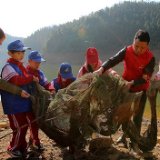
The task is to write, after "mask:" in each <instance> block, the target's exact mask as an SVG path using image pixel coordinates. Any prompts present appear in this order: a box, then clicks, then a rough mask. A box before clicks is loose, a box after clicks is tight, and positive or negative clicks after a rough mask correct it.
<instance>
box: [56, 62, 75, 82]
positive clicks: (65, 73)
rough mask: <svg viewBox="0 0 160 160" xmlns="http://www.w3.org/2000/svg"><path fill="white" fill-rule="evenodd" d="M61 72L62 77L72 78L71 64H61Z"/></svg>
mask: <svg viewBox="0 0 160 160" xmlns="http://www.w3.org/2000/svg"><path fill="white" fill-rule="evenodd" d="M59 72H60V74H61V77H62V78H64V79H68V78H72V77H73V74H72V67H71V65H70V64H69V63H67V62H64V63H61V64H60V68H59Z"/></svg>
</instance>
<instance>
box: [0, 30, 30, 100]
mask: <svg viewBox="0 0 160 160" xmlns="http://www.w3.org/2000/svg"><path fill="white" fill-rule="evenodd" d="M5 39H6V35H5V33H4V32H3V30H2V29H1V28H0V45H2V43H3V41H4V40H5ZM0 89H3V90H5V91H8V92H11V93H13V94H17V95H21V97H24V98H28V97H29V96H30V95H29V94H28V93H27V92H26V91H25V90H22V88H20V87H17V86H15V85H12V84H11V83H8V82H6V81H5V80H3V79H1V78H0Z"/></svg>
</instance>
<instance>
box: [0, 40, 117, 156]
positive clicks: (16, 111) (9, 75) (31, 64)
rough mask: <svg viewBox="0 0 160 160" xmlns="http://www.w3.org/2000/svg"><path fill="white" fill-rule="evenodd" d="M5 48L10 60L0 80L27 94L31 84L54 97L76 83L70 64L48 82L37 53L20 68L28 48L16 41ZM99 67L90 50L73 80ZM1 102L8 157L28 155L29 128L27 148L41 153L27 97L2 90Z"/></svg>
mask: <svg viewBox="0 0 160 160" xmlns="http://www.w3.org/2000/svg"><path fill="white" fill-rule="evenodd" d="M7 49H8V55H9V56H10V58H9V59H8V60H7V62H6V64H5V65H4V67H3V68H2V72H1V77H2V79H3V80H5V81H7V82H9V83H11V84H13V85H15V86H19V87H20V88H22V89H23V90H24V91H26V92H27V93H29V94H31V93H32V91H33V90H34V85H35V83H34V82H38V83H39V84H40V85H41V86H43V87H44V88H45V89H46V90H48V91H50V92H51V93H52V94H53V95H55V94H56V93H57V92H58V90H59V89H62V88H65V87H67V86H68V85H69V84H71V83H72V82H74V81H75V80H76V77H74V76H73V73H72V67H71V65H70V64H69V63H67V62H64V63H61V64H60V67H59V71H58V76H57V78H55V79H53V81H52V82H49V81H48V80H47V78H46V77H45V75H44V73H43V72H42V71H41V70H40V69H39V66H40V64H41V62H43V61H45V60H44V59H43V58H42V56H41V54H40V53H39V52H38V51H31V52H30V53H29V55H28V65H27V66H26V67H24V66H23V62H22V60H23V58H24V55H25V51H26V50H28V49H30V48H29V47H26V46H24V44H23V43H22V42H21V41H20V40H15V41H13V42H11V43H10V44H9V45H8V47H7ZM101 64H102V62H101V60H100V59H99V56H98V52H97V50H96V48H93V47H90V48H89V49H88V50H87V52H86V62H85V64H84V65H83V66H82V67H81V69H80V70H79V73H78V75H77V78H80V77H81V76H82V75H84V74H86V73H89V72H94V71H95V70H97V69H98V68H99V67H100V66H101ZM108 72H111V73H113V74H114V75H115V76H119V74H118V73H117V72H115V71H114V70H113V69H109V70H108V71H106V72H105V73H108ZM105 73H104V74H105ZM1 101H2V106H3V110H4V114H6V115H7V116H8V119H9V122H10V127H11V129H12V130H13V136H12V140H11V141H10V144H9V146H8V148H7V152H8V153H9V154H10V155H11V157H13V158H18V157H21V156H23V155H27V154H29V153H30V151H27V141H26V133H27V130H28V127H29V129H30V137H29V141H30V142H31V146H30V147H31V149H32V150H37V151H43V150H44V148H43V146H42V144H41V143H40V139H39V137H38V129H39V128H38V125H37V123H36V121H34V120H35V115H34V113H33V111H32V102H31V100H30V98H29V97H26V98H23V97H21V96H19V95H16V94H14V93H10V92H8V91H5V90H2V91H1ZM26 124H28V125H26Z"/></svg>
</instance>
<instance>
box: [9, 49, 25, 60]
mask: <svg viewBox="0 0 160 160" xmlns="http://www.w3.org/2000/svg"><path fill="white" fill-rule="evenodd" d="M24 53H25V51H15V52H14V53H12V52H10V51H9V52H8V55H9V56H11V57H12V58H13V59H14V60H16V61H18V62H21V61H22V59H23V58H24Z"/></svg>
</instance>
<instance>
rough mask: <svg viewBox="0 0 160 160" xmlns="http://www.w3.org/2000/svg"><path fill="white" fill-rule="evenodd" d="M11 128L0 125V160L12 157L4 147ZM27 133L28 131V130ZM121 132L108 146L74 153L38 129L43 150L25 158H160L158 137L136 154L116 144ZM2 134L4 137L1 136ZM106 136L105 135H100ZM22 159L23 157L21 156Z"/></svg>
mask: <svg viewBox="0 0 160 160" xmlns="http://www.w3.org/2000/svg"><path fill="white" fill-rule="evenodd" d="M3 123H5V124H6V123H8V118H7V116H6V115H4V114H3V110H2V107H1V103H0V124H3ZM148 124H150V119H148V118H143V125H142V132H144V131H145V130H146V129H147V127H148ZM159 127H160V122H159V121H158V128H159ZM11 132H12V130H11V129H10V128H9V126H6V125H5V126H2V125H0V160H10V159H13V158H11V157H10V155H8V154H7V152H6V148H7V146H8V145H9V141H10V140H11V137H12V134H11ZM28 134H29V132H28ZM28 134H27V136H26V140H28V139H29V136H28ZM121 134H122V130H121V128H120V129H119V130H118V131H117V133H115V134H114V135H112V139H113V142H114V143H113V144H112V145H111V147H109V148H103V149H101V148H97V149H95V150H93V151H89V149H88V146H86V148H85V150H84V152H80V153H79V152H76V153H75V154H74V155H73V154H70V153H69V152H68V148H61V147H60V146H58V145H57V144H56V143H55V142H54V140H52V139H49V138H48V137H47V136H46V135H45V133H43V132H42V131H41V130H39V137H40V139H41V143H42V144H43V146H44V148H45V151H44V152H43V154H38V153H34V154H32V155H30V156H29V155H28V156H27V157H26V158H25V159H28V160H36V159H37V160H38V159H46V160H75V159H77V160H80V159H81V160H136V159H141V160H143V159H160V144H159V138H158V141H157V142H158V143H157V145H156V146H155V148H154V149H153V150H152V151H151V152H148V153H143V154H137V153H135V152H133V151H130V149H126V148H125V147H124V146H123V145H122V144H119V145H117V144H116V140H117V139H118V137H119V136H120V135H121ZM3 136H4V137H3ZM159 136H160V132H158V137H159ZM102 138H107V137H102ZM21 159H24V158H21Z"/></svg>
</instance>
